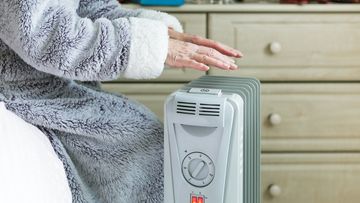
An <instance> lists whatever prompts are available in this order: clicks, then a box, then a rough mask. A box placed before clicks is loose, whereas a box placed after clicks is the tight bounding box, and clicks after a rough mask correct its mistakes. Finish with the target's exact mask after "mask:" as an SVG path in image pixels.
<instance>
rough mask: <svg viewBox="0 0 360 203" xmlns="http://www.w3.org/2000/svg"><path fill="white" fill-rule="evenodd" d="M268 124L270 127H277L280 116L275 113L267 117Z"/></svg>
mask: <svg viewBox="0 0 360 203" xmlns="http://www.w3.org/2000/svg"><path fill="white" fill-rule="evenodd" d="M269 122H270V124H271V125H279V124H280V123H281V116H280V115H279V114H277V113H272V114H270V115H269Z"/></svg>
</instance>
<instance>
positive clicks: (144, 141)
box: [0, 0, 181, 203]
mask: <svg viewBox="0 0 360 203" xmlns="http://www.w3.org/2000/svg"><path fill="white" fill-rule="evenodd" d="M167 26H171V27H173V28H174V29H176V30H179V31H181V26H180V24H179V22H178V21H177V20H176V19H175V18H173V17H172V16H169V15H167V14H164V13H159V12H155V11H148V10H127V9H123V8H121V7H120V5H119V4H118V3H117V2H116V1H115V0H80V1H79V0H1V1H0V101H3V102H5V104H6V107H7V109H9V110H11V111H13V112H14V113H16V114H17V115H18V116H20V117H21V118H23V119H24V120H25V121H27V122H29V123H31V124H33V125H35V126H37V127H39V128H40V129H41V130H42V131H43V132H45V133H46V134H47V135H48V137H49V139H50V141H51V143H52V145H53V147H54V149H55V151H56V152H57V154H58V156H59V158H60V159H61V160H62V161H63V163H64V168H65V170H66V173H67V176H68V181H69V186H70V188H71V191H72V195H73V202H89V203H90V202H99V203H101V202H109V203H122V202H127V203H129V202H130V203H132V202H134V203H136V202H162V201H163V174H162V173H163V172H162V166H163V130H162V124H161V123H160V122H159V121H158V119H157V118H156V117H155V116H154V114H152V113H151V112H150V111H149V110H148V109H147V108H145V107H144V106H142V105H141V104H138V103H136V102H135V101H131V100H129V99H128V98H126V97H124V96H123V95H114V94H110V93H106V92H103V91H102V90H101V89H100V88H99V86H98V82H97V81H103V80H112V79H115V78H117V77H119V76H120V75H121V74H122V75H124V76H125V77H130V78H154V77H156V76H158V75H159V74H160V73H161V72H162V69H163V66H164V61H165V58H166V54H167V42H168V36H167ZM76 81H77V82H76ZM86 81H91V82H86ZM19 150H21V149H19Z"/></svg>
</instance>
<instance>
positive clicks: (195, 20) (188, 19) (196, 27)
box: [119, 13, 206, 81]
mask: <svg viewBox="0 0 360 203" xmlns="http://www.w3.org/2000/svg"><path fill="white" fill-rule="evenodd" d="M171 15H174V16H175V17H177V18H178V20H179V21H180V23H181V24H182V25H183V28H184V32H186V33H190V34H196V35H199V36H202V37H205V36H206V14H190V13H181V14H180V13H177V14H171ZM204 74H205V73H204V72H201V71H197V70H193V69H188V68H187V69H184V68H168V67H165V70H164V72H163V73H162V74H161V76H160V77H158V78H156V79H155V80H152V81H190V80H192V79H195V78H198V77H200V76H202V75H204ZM119 81H131V80H130V79H125V78H124V79H123V78H120V79H119Z"/></svg>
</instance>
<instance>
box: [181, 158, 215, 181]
mask: <svg viewBox="0 0 360 203" xmlns="http://www.w3.org/2000/svg"><path fill="white" fill-rule="evenodd" d="M182 173H183V176H184V178H185V179H186V181H187V182H188V183H190V184H191V185H193V186H196V187H205V186H207V185H209V184H210V183H211V181H212V180H213V179H214V176H215V166H214V163H213V162H212V160H211V159H210V157H208V156H207V155H206V154H204V153H201V152H193V153H190V154H188V155H187V156H186V157H185V158H184V160H183V163H182Z"/></svg>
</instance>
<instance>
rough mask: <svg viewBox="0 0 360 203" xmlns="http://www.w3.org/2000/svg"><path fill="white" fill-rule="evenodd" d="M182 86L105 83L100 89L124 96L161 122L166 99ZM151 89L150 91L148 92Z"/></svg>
mask: <svg viewBox="0 0 360 203" xmlns="http://www.w3.org/2000/svg"><path fill="white" fill-rule="evenodd" d="M182 86H183V84H166V83H165V84H156V83H151V84H131V83H130V84H129V83H123V84H111V83H106V84H103V85H102V88H103V89H104V90H106V91H109V92H113V93H117V94H124V95H126V96H128V97H129V98H131V99H134V100H136V101H138V102H140V103H142V104H144V105H145V106H147V107H148V108H149V109H150V110H151V111H153V112H154V113H155V114H156V115H157V116H158V117H159V118H160V119H161V120H163V119H164V103H165V100H166V98H167V97H168V96H169V95H170V94H171V93H172V92H174V91H176V90H177V89H179V88H181V87H182ZM149 89H151V91H149Z"/></svg>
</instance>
